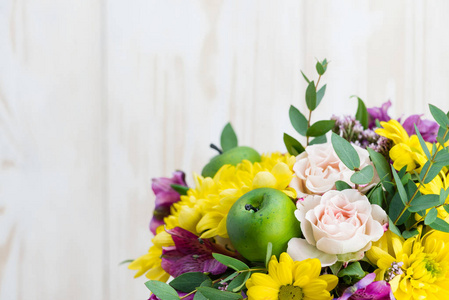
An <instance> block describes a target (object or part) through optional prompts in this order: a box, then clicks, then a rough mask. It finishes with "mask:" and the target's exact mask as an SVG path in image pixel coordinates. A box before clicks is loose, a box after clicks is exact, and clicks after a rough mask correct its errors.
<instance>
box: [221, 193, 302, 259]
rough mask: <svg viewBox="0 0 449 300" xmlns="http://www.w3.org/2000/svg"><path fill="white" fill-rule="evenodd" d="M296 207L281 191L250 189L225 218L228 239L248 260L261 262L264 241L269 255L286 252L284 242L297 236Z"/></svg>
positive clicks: (298, 231)
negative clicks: (271, 246) (270, 251)
mask: <svg viewBox="0 0 449 300" xmlns="http://www.w3.org/2000/svg"><path fill="white" fill-rule="evenodd" d="M295 209H296V206H295V204H294V203H293V201H292V200H291V199H290V198H289V197H288V196H287V195H286V194H284V193H283V192H281V191H279V190H276V189H272V188H260V189H255V190H252V191H250V192H248V193H246V194H244V195H243V196H242V197H240V198H239V199H238V200H237V201H236V202H235V203H234V205H233V206H232V207H231V209H230V211H229V213H228V217H227V219H226V228H227V231H228V235H229V239H230V240H231V243H232V245H233V246H234V247H235V249H236V250H237V251H238V252H239V253H240V254H241V255H243V257H245V258H246V259H248V260H250V261H258V262H263V261H265V257H266V249H267V245H268V242H271V243H272V244H273V254H274V255H276V256H278V257H279V255H280V254H281V253H282V252H284V251H286V249H287V243H288V241H289V240H290V239H291V238H293V237H300V236H301V228H300V224H299V221H298V220H297V219H296V217H295V213H294V212H295Z"/></svg>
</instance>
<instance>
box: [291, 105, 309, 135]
mask: <svg viewBox="0 0 449 300" xmlns="http://www.w3.org/2000/svg"><path fill="white" fill-rule="evenodd" d="M288 116H289V117H290V122H291V123H292V126H293V128H295V130H296V132H298V133H299V134H300V135H302V136H306V132H307V128H308V126H309V125H308V121H307V119H306V117H305V116H304V115H303V114H302V113H301V112H300V111H299V110H298V109H297V108H296V107H294V106H293V105H291V106H290V109H289V111H288Z"/></svg>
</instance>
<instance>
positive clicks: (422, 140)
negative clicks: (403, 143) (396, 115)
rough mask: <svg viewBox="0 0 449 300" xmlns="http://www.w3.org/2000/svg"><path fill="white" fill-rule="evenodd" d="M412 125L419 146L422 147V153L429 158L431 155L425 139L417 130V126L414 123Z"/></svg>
mask: <svg viewBox="0 0 449 300" xmlns="http://www.w3.org/2000/svg"><path fill="white" fill-rule="evenodd" d="M413 125H414V126H415V132H416V135H417V136H418V140H419V144H420V145H421V148H422V149H423V151H424V154H425V155H426V157H427V159H428V160H430V159H431V155H430V151H429V148H427V145H426V141H425V140H424V139H423V137H422V135H421V133H420V132H419V130H418V126H416V123H415V124H413Z"/></svg>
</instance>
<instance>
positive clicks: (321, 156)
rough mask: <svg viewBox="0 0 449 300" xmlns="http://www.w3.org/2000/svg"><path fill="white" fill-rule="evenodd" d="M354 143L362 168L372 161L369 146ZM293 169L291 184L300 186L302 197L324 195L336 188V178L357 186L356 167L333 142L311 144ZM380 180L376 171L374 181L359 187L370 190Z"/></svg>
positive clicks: (362, 190) (297, 187)
mask: <svg viewBox="0 0 449 300" xmlns="http://www.w3.org/2000/svg"><path fill="white" fill-rule="evenodd" d="M353 147H354V149H355V150H356V151H357V153H358V155H359V158H360V169H363V168H364V167H366V166H367V165H372V162H371V161H370V159H369V153H368V151H367V150H365V149H362V148H360V147H358V146H356V145H353ZM293 171H294V172H295V175H296V177H294V178H293V179H292V181H291V182H290V186H291V187H292V188H294V189H295V190H296V192H297V195H298V197H305V196H307V195H323V194H324V193H325V192H327V191H330V190H335V182H337V181H338V180H341V181H344V182H346V183H347V184H349V185H350V186H352V187H355V185H354V184H353V183H352V182H351V180H350V179H351V176H352V174H354V171H353V170H350V169H348V167H346V166H345V164H343V162H342V161H341V160H340V158H338V156H337V154H336V153H335V151H334V148H333V147H332V144H330V143H326V144H318V145H311V146H308V147H307V148H306V150H305V151H304V152H303V153H301V154H300V155H298V156H297V157H296V163H295V164H294V166H293ZM378 182H379V176H378V175H377V172H375V174H374V178H373V180H372V181H371V183H369V184H368V185H366V186H360V187H359V190H360V191H361V192H366V191H368V190H369V189H370V188H372V187H373V186H374V185H376V184H377V183H378Z"/></svg>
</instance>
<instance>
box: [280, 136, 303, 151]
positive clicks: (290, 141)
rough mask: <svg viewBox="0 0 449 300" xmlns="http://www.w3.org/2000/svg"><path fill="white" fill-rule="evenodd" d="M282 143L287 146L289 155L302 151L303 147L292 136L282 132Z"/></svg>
mask: <svg viewBox="0 0 449 300" xmlns="http://www.w3.org/2000/svg"><path fill="white" fill-rule="evenodd" d="M284 144H285V147H286V148H287V151H288V153H290V154H291V155H294V156H297V155H299V154H301V153H303V152H304V150H305V149H304V147H303V146H302V145H301V143H300V142H298V141H297V140H296V139H295V138H293V137H292V136H290V135H288V134H286V133H284Z"/></svg>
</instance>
